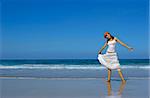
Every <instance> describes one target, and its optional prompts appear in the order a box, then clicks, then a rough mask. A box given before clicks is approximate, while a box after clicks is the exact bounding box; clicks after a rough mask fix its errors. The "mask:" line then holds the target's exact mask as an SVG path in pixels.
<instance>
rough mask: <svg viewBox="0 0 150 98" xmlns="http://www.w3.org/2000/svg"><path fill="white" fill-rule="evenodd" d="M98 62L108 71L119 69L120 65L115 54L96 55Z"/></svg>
mask: <svg viewBox="0 0 150 98" xmlns="http://www.w3.org/2000/svg"><path fill="white" fill-rule="evenodd" d="M98 60H99V62H100V63H101V64H102V65H104V66H105V67H107V68H109V69H119V68H120V63H119V60H118V56H117V53H116V52H114V53H108V52H106V54H98Z"/></svg>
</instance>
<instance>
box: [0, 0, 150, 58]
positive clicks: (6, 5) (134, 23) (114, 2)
mask: <svg viewBox="0 0 150 98" xmlns="http://www.w3.org/2000/svg"><path fill="white" fill-rule="evenodd" d="M105 31H109V32H110V33H112V35H114V36H116V37H118V38H119V39H120V40H122V41H123V42H125V43H126V44H127V45H129V46H131V47H133V48H134V49H135V50H134V51H133V52H129V51H128V50H127V49H126V48H124V47H122V46H121V45H119V44H117V47H116V48H117V49H116V50H117V53H118V55H119V58H128V59H130V58H131V59H138V58H148V0H2V2H1V35H2V36H1V54H2V55H1V58H3V59H17V58H19V59H31V58H32V59H72V58H73V59H84V58H90V59H95V58H97V53H98V50H99V49H100V48H101V47H102V45H103V44H104V42H105V41H106V40H105V39H104V38H103V34H104V32H105ZM103 53H105V51H104V52H103Z"/></svg>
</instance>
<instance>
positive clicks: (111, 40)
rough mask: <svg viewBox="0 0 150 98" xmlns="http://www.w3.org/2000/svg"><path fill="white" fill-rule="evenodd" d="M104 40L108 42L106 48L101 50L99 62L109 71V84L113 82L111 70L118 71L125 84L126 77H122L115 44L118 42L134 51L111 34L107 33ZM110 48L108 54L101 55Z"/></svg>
mask: <svg viewBox="0 0 150 98" xmlns="http://www.w3.org/2000/svg"><path fill="white" fill-rule="evenodd" d="M104 38H107V42H106V43H105V44H104V46H103V47H102V48H101V49H100V50H99V52H98V53H99V55H98V60H99V62H100V63H101V64H102V65H104V66H105V67H107V69H108V80H107V82H110V80H111V70H112V69H117V70H118V73H119V76H120V78H121V79H122V82H125V80H124V77H123V75H122V72H121V69H120V63H119V61H118V57H117V53H116V52H115V44H116V43H117V42H118V43H120V44H121V45H123V46H124V47H126V48H128V49H129V50H130V51H131V50H133V48H131V47H129V46H127V45H126V44H125V43H123V42H122V41H120V40H119V39H118V38H116V37H113V36H112V35H111V34H110V33H109V32H105V34H104ZM106 46H108V49H107V52H106V54H101V52H102V51H103V49H105V47H106Z"/></svg>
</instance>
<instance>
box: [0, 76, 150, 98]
mask: <svg viewBox="0 0 150 98" xmlns="http://www.w3.org/2000/svg"><path fill="white" fill-rule="evenodd" d="M149 80H150V79H149V78H130V79H128V80H127V81H126V83H122V82H121V81H120V79H112V81H111V82H110V83H108V82H106V79H105V78H15V77H1V78H0V84H1V85H0V88H1V89H0V95H1V97H0V98H149Z"/></svg>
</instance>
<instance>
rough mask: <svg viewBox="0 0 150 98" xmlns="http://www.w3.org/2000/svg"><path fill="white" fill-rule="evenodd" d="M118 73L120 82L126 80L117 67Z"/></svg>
mask: <svg viewBox="0 0 150 98" xmlns="http://www.w3.org/2000/svg"><path fill="white" fill-rule="evenodd" d="M118 73H119V76H120V78H121V80H122V82H126V81H125V80H124V77H123V75H122V72H121V69H118Z"/></svg>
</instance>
